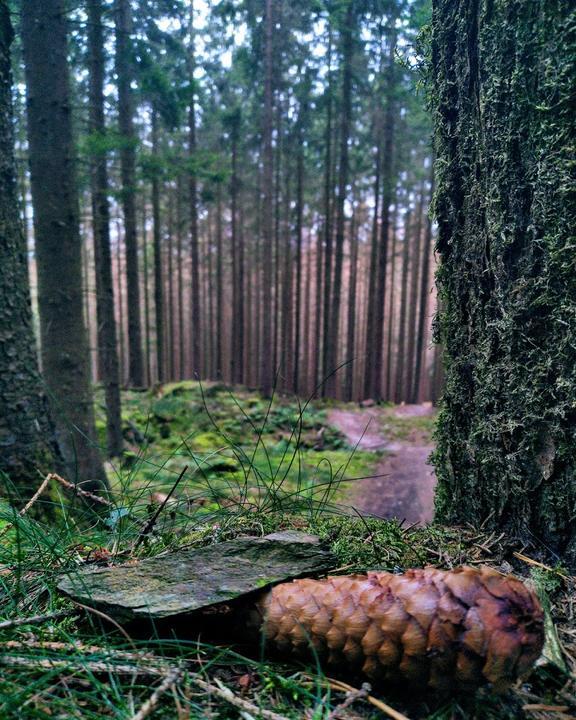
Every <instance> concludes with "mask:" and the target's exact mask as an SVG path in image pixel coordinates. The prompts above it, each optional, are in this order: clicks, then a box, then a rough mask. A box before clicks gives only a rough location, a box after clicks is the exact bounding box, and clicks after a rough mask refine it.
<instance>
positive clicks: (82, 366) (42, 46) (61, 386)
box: [22, 0, 107, 491]
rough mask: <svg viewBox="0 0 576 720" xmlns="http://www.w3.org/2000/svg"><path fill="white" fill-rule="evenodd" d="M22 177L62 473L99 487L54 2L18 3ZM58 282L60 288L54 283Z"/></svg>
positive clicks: (62, 24)
mask: <svg viewBox="0 0 576 720" xmlns="http://www.w3.org/2000/svg"><path fill="white" fill-rule="evenodd" d="M22 42H23V49H24V61H25V66H26V85H27V111H28V113H27V115H28V137H29V145H30V173H31V183H32V200H33V203H34V229H35V238H36V253H37V259H38V292H39V304H40V326H41V334H42V367H43V371H44V377H45V379H46V383H47V385H48V387H49V389H50V392H51V393H52V396H53V398H54V403H53V407H54V411H55V412H54V416H55V419H56V423H57V430H58V435H59V441H60V445H61V447H62V449H63V454H64V459H65V461H66V464H67V472H68V473H69V474H70V476H71V477H74V478H75V479H76V480H77V481H78V482H81V483H82V484H83V487H85V488H89V489H92V490H95V491H99V490H102V489H104V488H106V487H107V480H106V475H105V473H104V468H103V466H102V461H101V459H100V455H99V453H98V449H97V447H96V445H95V442H96V430H95V426H94V408H93V402H92V393H91V388H90V372H89V365H88V343H87V337H86V328H85V326H84V322H83V319H82V266H81V259H82V255H81V243H80V235H79V225H78V190H77V186H76V174H75V157H74V143H73V140H72V118H71V110H72V108H71V101H70V91H69V79H68V61H67V50H68V48H67V38H66V13H65V9H64V6H63V4H62V1H61V0H24V1H23V2H22ZM63 278H65V282H63V281H62V279H63Z"/></svg>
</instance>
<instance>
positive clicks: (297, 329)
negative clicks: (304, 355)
mask: <svg viewBox="0 0 576 720" xmlns="http://www.w3.org/2000/svg"><path fill="white" fill-rule="evenodd" d="M300 113H301V116H300V118H299V125H300V127H299V133H298V154H297V160H296V304H295V307H294V319H295V323H294V349H293V357H294V373H293V376H292V390H293V391H294V393H295V394H296V395H297V394H298V392H299V389H300V388H299V385H300V355H301V352H302V347H301V345H302V342H301V340H302V338H301V326H302V212H303V209H304V147H303V145H304V142H303V140H304V138H303V131H302V130H303V117H302V115H303V113H304V109H301V110H300ZM307 289H308V288H307ZM306 311H307V312H308V313H309V312H310V307H309V306H307V308H306ZM304 342H305V344H306V345H307V344H308V337H307V336H306V337H305V341H304ZM304 372H305V373H307V372H308V367H307V366H306V367H305V371H304Z"/></svg>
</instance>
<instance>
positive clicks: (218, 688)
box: [190, 675, 287, 720]
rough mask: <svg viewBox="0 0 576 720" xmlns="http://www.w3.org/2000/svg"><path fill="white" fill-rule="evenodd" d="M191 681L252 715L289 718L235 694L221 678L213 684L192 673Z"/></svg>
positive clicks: (274, 719)
mask: <svg viewBox="0 0 576 720" xmlns="http://www.w3.org/2000/svg"><path fill="white" fill-rule="evenodd" d="M190 681H191V682H192V683H193V684H194V685H197V686H198V687H199V688H200V689H201V690H204V691H205V692H207V693H212V694H213V695H216V697H219V698H220V699H221V700H225V701H226V702H227V703H230V705H234V707H237V708H239V709H240V710H244V711H245V712H247V713H249V714H250V715H254V716H255V717H257V716H260V717H261V718H264V720H287V718H286V717H285V716H284V715H278V713H275V712H272V711H271V710H264V709H262V708H259V707H258V706H257V705H254V704H253V703H251V702H250V701H249V700H245V699H244V698H241V697H238V695H234V693H233V692H232V690H230V688H227V687H226V686H225V685H223V684H222V683H221V682H220V681H219V680H216V682H217V683H218V685H213V684H212V683H209V682H206V681H205V680H202V679H201V678H199V677H198V675H191V676H190Z"/></svg>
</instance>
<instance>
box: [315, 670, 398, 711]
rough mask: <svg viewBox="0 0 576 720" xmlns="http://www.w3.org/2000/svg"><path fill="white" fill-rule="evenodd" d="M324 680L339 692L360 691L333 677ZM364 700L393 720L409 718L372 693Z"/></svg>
mask: <svg viewBox="0 0 576 720" xmlns="http://www.w3.org/2000/svg"><path fill="white" fill-rule="evenodd" d="M326 682H327V683H328V685H329V686H330V687H331V688H332V689H333V690H340V691H341V692H345V693H359V692H360V691H359V690H358V688H355V687H353V686H352V685H348V684H347V683H345V682H342V680H334V679H333V678H326ZM366 700H367V701H368V702H369V703H370V704H371V705H374V707H376V708H378V710H381V711H382V712H383V713H385V714H386V715H388V717H391V718H393V720H409V718H408V717H406V715H403V714H402V713H401V712H398V710H394V708H393V707H390V705H387V704H386V703H385V702H382V700H378V698H375V697H373V696H372V695H368V696H367V697H366Z"/></svg>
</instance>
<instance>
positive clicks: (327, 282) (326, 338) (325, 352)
mask: <svg viewBox="0 0 576 720" xmlns="http://www.w3.org/2000/svg"><path fill="white" fill-rule="evenodd" d="M331 72H332V27H331V25H330V18H328V73H327V82H328V87H327V88H326V93H327V95H328V97H327V106H326V130H325V134H324V137H325V141H324V144H325V147H326V154H325V158H324V278H323V291H324V292H323V295H324V297H323V308H322V370H321V373H322V377H321V378H320V381H321V382H323V384H322V395H326V392H327V388H326V380H327V378H328V375H329V374H330V372H331V371H332V370H333V368H330V355H329V353H330V318H331V308H332V305H331V302H332V86H331V83H332V80H331ZM318 342H319V343H320V333H319V334H318Z"/></svg>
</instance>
